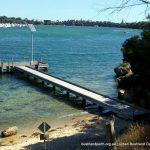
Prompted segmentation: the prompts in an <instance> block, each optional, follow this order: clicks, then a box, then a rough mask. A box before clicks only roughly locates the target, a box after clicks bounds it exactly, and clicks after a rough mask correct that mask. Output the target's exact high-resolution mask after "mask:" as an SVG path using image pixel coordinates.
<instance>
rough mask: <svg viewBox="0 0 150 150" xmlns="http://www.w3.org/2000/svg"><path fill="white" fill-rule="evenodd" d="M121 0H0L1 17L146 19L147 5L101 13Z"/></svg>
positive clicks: (135, 20) (119, 20) (131, 20)
mask: <svg viewBox="0 0 150 150" xmlns="http://www.w3.org/2000/svg"><path fill="white" fill-rule="evenodd" d="M120 2H121V0H0V16H3V15H5V16H8V17H21V18H28V19H37V20H69V19H76V20H77V19H83V20H93V21H112V22H121V21H122V20H124V21H125V22H137V21H143V20H144V19H145V15H144V10H145V8H144V6H138V7H134V8H128V9H126V10H123V11H121V12H119V13H115V14H110V13H109V12H103V13H99V11H100V10H102V9H104V8H107V7H109V6H110V7H112V6H116V5H118V4H119V3H120Z"/></svg>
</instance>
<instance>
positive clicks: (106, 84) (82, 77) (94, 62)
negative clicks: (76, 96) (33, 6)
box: [0, 26, 141, 129]
mask: <svg viewBox="0 0 150 150" xmlns="http://www.w3.org/2000/svg"><path fill="white" fill-rule="evenodd" d="M36 29H37V32H36V33H35V34H34V49H35V57H38V58H39V57H42V58H44V59H46V60H47V61H48V63H49V70H48V73H50V74H53V75H56V76H58V77H60V78H63V79H65V80H68V81H71V82H74V83H76V84H79V85H82V86H85V87H88V88H91V89H93V90H95V91H97V92H100V93H102V94H107V95H109V96H112V97H116V83H115V82H114V79H113V77H114V72H113V68H114V67H115V66H116V65H117V64H119V63H120V62H121V60H122V54H121V52H120V48H121V44H122V43H123V41H124V40H125V39H126V38H128V37H130V36H133V35H136V34H139V33H140V32H141V31H140V30H134V29H120V28H102V27H100V28H98V27H66V26H37V27H36ZM30 39H31V35H30V31H29V30H28V28H27V27H24V28H0V58H1V60H11V59H12V58H13V59H14V60H15V61H18V60H22V59H28V58H30V57H31V48H30V47H31V46H30V45H31V42H30ZM81 112H82V110H80V109H78V108H76V107H72V106H71V105H69V104H68V103H66V102H65V101H63V100H61V101H60V99H59V98H57V97H53V96H52V95H51V93H50V91H48V90H46V89H45V88H42V87H40V86H37V85H35V84H33V83H32V82H28V81H27V80H24V79H22V78H18V77H15V76H11V75H1V76H0V129H2V128H4V127H7V126H10V125H17V126H19V127H22V128H23V127H27V126H29V125H36V124H38V123H39V122H41V121H42V120H45V121H48V122H50V121H54V120H56V119H58V118H61V117H63V116H67V115H70V114H78V113H81Z"/></svg>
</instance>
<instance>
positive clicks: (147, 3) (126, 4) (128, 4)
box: [99, 0, 150, 16]
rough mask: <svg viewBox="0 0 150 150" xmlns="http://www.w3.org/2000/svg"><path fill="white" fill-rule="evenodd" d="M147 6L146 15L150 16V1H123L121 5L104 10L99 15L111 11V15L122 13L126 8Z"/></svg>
mask: <svg viewBox="0 0 150 150" xmlns="http://www.w3.org/2000/svg"><path fill="white" fill-rule="evenodd" d="M141 5H144V6H145V15H146V16H147V14H149V6H150V0H121V1H120V3H119V4H117V5H116V6H111V7H107V8H104V9H101V10H100V11H99V13H101V12H105V11H110V13H111V14H113V13H117V12H120V11H122V10H124V9H126V8H131V7H136V6H141Z"/></svg>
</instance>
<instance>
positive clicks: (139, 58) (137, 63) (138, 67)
mask: <svg viewBox="0 0 150 150" xmlns="http://www.w3.org/2000/svg"><path fill="white" fill-rule="evenodd" d="M121 50H122V52H123V57H124V61H127V62H130V64H131V66H132V70H133V71H134V73H137V74H145V75H146V74H147V73H149V71H150V30H145V31H143V32H142V33H141V35H140V36H134V37H131V38H130V39H127V40H126V41H125V42H124V44H123V46H122V49H121Z"/></svg>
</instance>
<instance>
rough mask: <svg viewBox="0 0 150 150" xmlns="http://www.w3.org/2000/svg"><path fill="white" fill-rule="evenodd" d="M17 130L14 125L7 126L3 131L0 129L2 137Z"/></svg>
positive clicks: (13, 133) (15, 132) (14, 133)
mask: <svg viewBox="0 0 150 150" xmlns="http://www.w3.org/2000/svg"><path fill="white" fill-rule="evenodd" d="M17 132H18V128H17V127H16V126H14V127H9V128H7V129H5V130H4V131H2V133H1V134H2V137H8V136H12V135H16V134H17Z"/></svg>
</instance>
